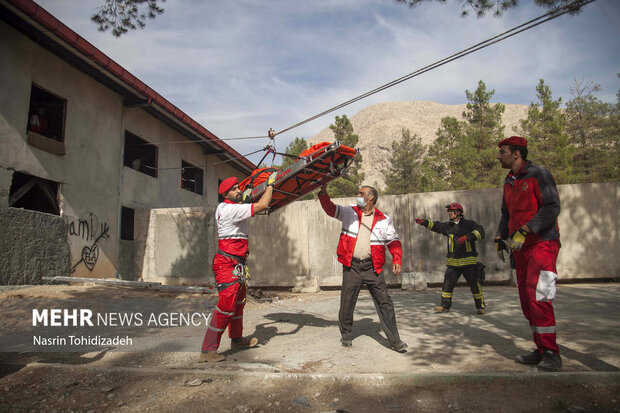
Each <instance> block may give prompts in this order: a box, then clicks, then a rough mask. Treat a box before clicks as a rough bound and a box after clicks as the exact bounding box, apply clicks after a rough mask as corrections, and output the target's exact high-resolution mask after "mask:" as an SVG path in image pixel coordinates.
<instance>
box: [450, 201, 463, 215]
mask: <svg viewBox="0 0 620 413" xmlns="http://www.w3.org/2000/svg"><path fill="white" fill-rule="evenodd" d="M446 209H447V210H448V211H450V210H456V211H461V214H462V213H463V205H461V204H459V203H458V202H452V203H451V204H448V205H446Z"/></svg>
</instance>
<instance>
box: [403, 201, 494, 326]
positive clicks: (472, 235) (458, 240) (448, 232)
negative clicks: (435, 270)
mask: <svg viewBox="0 0 620 413" xmlns="http://www.w3.org/2000/svg"><path fill="white" fill-rule="evenodd" d="M446 209H447V210H448V215H449V217H450V221H449V222H437V221H431V220H430V219H422V218H416V220H415V222H416V223H417V224H420V225H422V226H424V227H426V228H428V229H430V230H431V231H433V232H437V233H439V234H443V235H445V236H447V237H448V255H447V256H448V262H447V264H446V266H447V267H448V268H447V269H446V273H445V275H444V280H443V286H442V287H441V304H440V305H439V306H437V307H435V312H437V313H446V312H448V311H450V307H451V306H452V293H453V291H454V287H455V286H456V282H457V281H458V279H459V278H460V276H461V275H463V276H464V277H465V279H466V280H467V283H468V284H469V288H470V289H471V292H472V294H473V295H474V302H475V303H476V311H477V313H478V314H484V312H485V307H486V305H485V303H484V296H483V295H482V286H481V284H480V277H479V274H480V271H479V265H478V253H477V252H476V241H479V240H481V239H482V238H484V229H483V228H482V226H481V225H479V224H477V223H476V222H475V221H473V220H471V219H465V218H464V217H463V206H462V205H461V204H459V203H456V202H453V203H451V204H449V205H446Z"/></svg>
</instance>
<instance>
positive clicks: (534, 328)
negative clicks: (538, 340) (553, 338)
mask: <svg viewBox="0 0 620 413" xmlns="http://www.w3.org/2000/svg"><path fill="white" fill-rule="evenodd" d="M532 332H534V333H538V334H549V333H555V326H550V327H537V326H532Z"/></svg>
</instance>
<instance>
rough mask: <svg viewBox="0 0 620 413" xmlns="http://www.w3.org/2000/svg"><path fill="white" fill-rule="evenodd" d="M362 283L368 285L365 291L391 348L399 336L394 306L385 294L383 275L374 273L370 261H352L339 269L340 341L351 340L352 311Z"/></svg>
mask: <svg viewBox="0 0 620 413" xmlns="http://www.w3.org/2000/svg"><path fill="white" fill-rule="evenodd" d="M363 284H366V286H368V291H369V292H370V295H371V297H372V300H373V302H374V303H375V309H376V310H377V314H378V315H379V320H380V321H381V327H382V328H383V332H384V333H385V335H386V336H387V339H388V341H389V342H390V343H391V344H393V345H397V344H399V343H400V336H399V335H398V329H397V328H396V314H394V304H393V303H392V299H391V298H390V295H389V294H388V289H387V285H386V284H385V278H384V277H383V275H377V274H376V273H375V271H374V268H373V266H372V261H371V260H366V261H363V262H355V261H354V262H352V263H351V266H350V267H345V266H343V267H342V290H341V292H340V312H339V313H338V321H339V322H340V334H341V335H342V338H343V339H344V340H351V339H352V335H351V330H352V328H353V311H354V310H355V304H356V303H357V297H358V295H359V292H360V289H361V287H362V285H363Z"/></svg>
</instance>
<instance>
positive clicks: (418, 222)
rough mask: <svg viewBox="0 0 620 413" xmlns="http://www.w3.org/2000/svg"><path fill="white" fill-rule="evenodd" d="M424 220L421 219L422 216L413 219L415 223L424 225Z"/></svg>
mask: <svg viewBox="0 0 620 413" xmlns="http://www.w3.org/2000/svg"><path fill="white" fill-rule="evenodd" d="M424 221H425V220H424V219H422V218H416V219H415V223H416V224H420V225H424Z"/></svg>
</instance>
